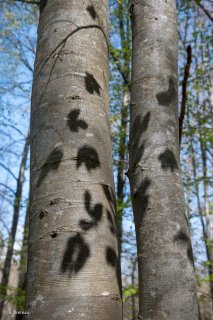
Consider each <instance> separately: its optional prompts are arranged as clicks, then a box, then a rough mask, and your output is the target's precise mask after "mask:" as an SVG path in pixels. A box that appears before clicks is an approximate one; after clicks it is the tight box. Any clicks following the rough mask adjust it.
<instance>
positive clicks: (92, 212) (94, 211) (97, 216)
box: [79, 191, 103, 230]
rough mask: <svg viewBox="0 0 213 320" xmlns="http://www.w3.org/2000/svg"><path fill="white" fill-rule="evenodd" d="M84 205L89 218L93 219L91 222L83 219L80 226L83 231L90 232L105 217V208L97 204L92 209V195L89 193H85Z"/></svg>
mask: <svg viewBox="0 0 213 320" xmlns="http://www.w3.org/2000/svg"><path fill="white" fill-rule="evenodd" d="M84 204H85V209H86V211H87V212H88V214H89V216H90V217H91V219H90V220H85V219H82V220H80V222H79V226H80V227H81V228H82V229H83V230H90V229H92V228H95V227H97V226H98V224H99V223H100V221H101V218H102V215H103V206H102V204H100V203H97V204H96V205H95V206H94V208H92V207H91V195H90V193H89V191H86V192H85V195H84Z"/></svg>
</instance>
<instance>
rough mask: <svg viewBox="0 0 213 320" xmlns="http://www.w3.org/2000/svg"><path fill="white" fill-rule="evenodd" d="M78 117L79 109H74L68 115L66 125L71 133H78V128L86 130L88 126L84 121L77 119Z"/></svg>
mask: <svg viewBox="0 0 213 320" xmlns="http://www.w3.org/2000/svg"><path fill="white" fill-rule="evenodd" d="M79 115H80V110H79V109H74V110H72V111H70V113H69V114H68V119H67V125H68V127H69V128H70V131H72V132H78V131H79V129H80V128H81V129H82V130H86V129H87V128H88V125H87V123H86V122H85V121H84V120H81V119H78V118H79Z"/></svg>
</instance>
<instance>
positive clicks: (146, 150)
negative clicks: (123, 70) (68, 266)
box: [128, 0, 198, 320]
mask: <svg viewBox="0 0 213 320" xmlns="http://www.w3.org/2000/svg"><path fill="white" fill-rule="evenodd" d="M130 13H131V16H132V33H133V49H132V50H133V56H132V86H131V120H130V126H131V128H130V147H129V149H130V150H129V153H130V167H129V171H128V176H129V179H130V184H131V195H132V203H133V210H134V216H135V224H136V234H137V250H138V263H139V299H140V303H139V309H140V315H139V319H143V320H148V319H149V320H150V319H152V320H160V319H173V320H180V319H181V320H197V319H198V306H197V294H196V284H195V277H194V262H193V254H192V248H191V240H190V233H189V228H188V221H187V217H186V215H185V204H184V194H183V186H182V178H181V171H180V161H179V137H178V94H177V59H178V55H177V53H178V52H177V42H178V38H177V22H176V5H175V1H174V0H167V1H163V0H150V1H144V0H140V1H139V0H132V1H131V9H130Z"/></svg>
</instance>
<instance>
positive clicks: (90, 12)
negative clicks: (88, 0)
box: [86, 5, 97, 19]
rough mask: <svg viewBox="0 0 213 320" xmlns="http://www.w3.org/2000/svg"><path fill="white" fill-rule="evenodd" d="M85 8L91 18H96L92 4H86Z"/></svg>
mask: <svg viewBox="0 0 213 320" xmlns="http://www.w3.org/2000/svg"><path fill="white" fill-rule="evenodd" d="M86 10H87V11H88V12H89V14H90V16H91V17H92V18H93V19H95V18H97V12H96V10H95V8H94V6H93V5H90V6H87V7H86Z"/></svg>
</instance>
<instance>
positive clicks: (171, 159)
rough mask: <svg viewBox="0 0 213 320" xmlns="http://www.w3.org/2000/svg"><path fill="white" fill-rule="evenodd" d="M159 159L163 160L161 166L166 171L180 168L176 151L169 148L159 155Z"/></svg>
mask: <svg viewBox="0 0 213 320" xmlns="http://www.w3.org/2000/svg"><path fill="white" fill-rule="evenodd" d="M158 160H159V161H160V162H161V168H162V169H163V170H165V171H167V170H171V171H172V172H173V171H174V170H175V169H178V164H177V161H176V159H175V155H174V153H173V152H172V151H171V150H169V149H168V148H167V149H166V150H165V151H164V152H163V153H161V154H160V155H159V157H158Z"/></svg>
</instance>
